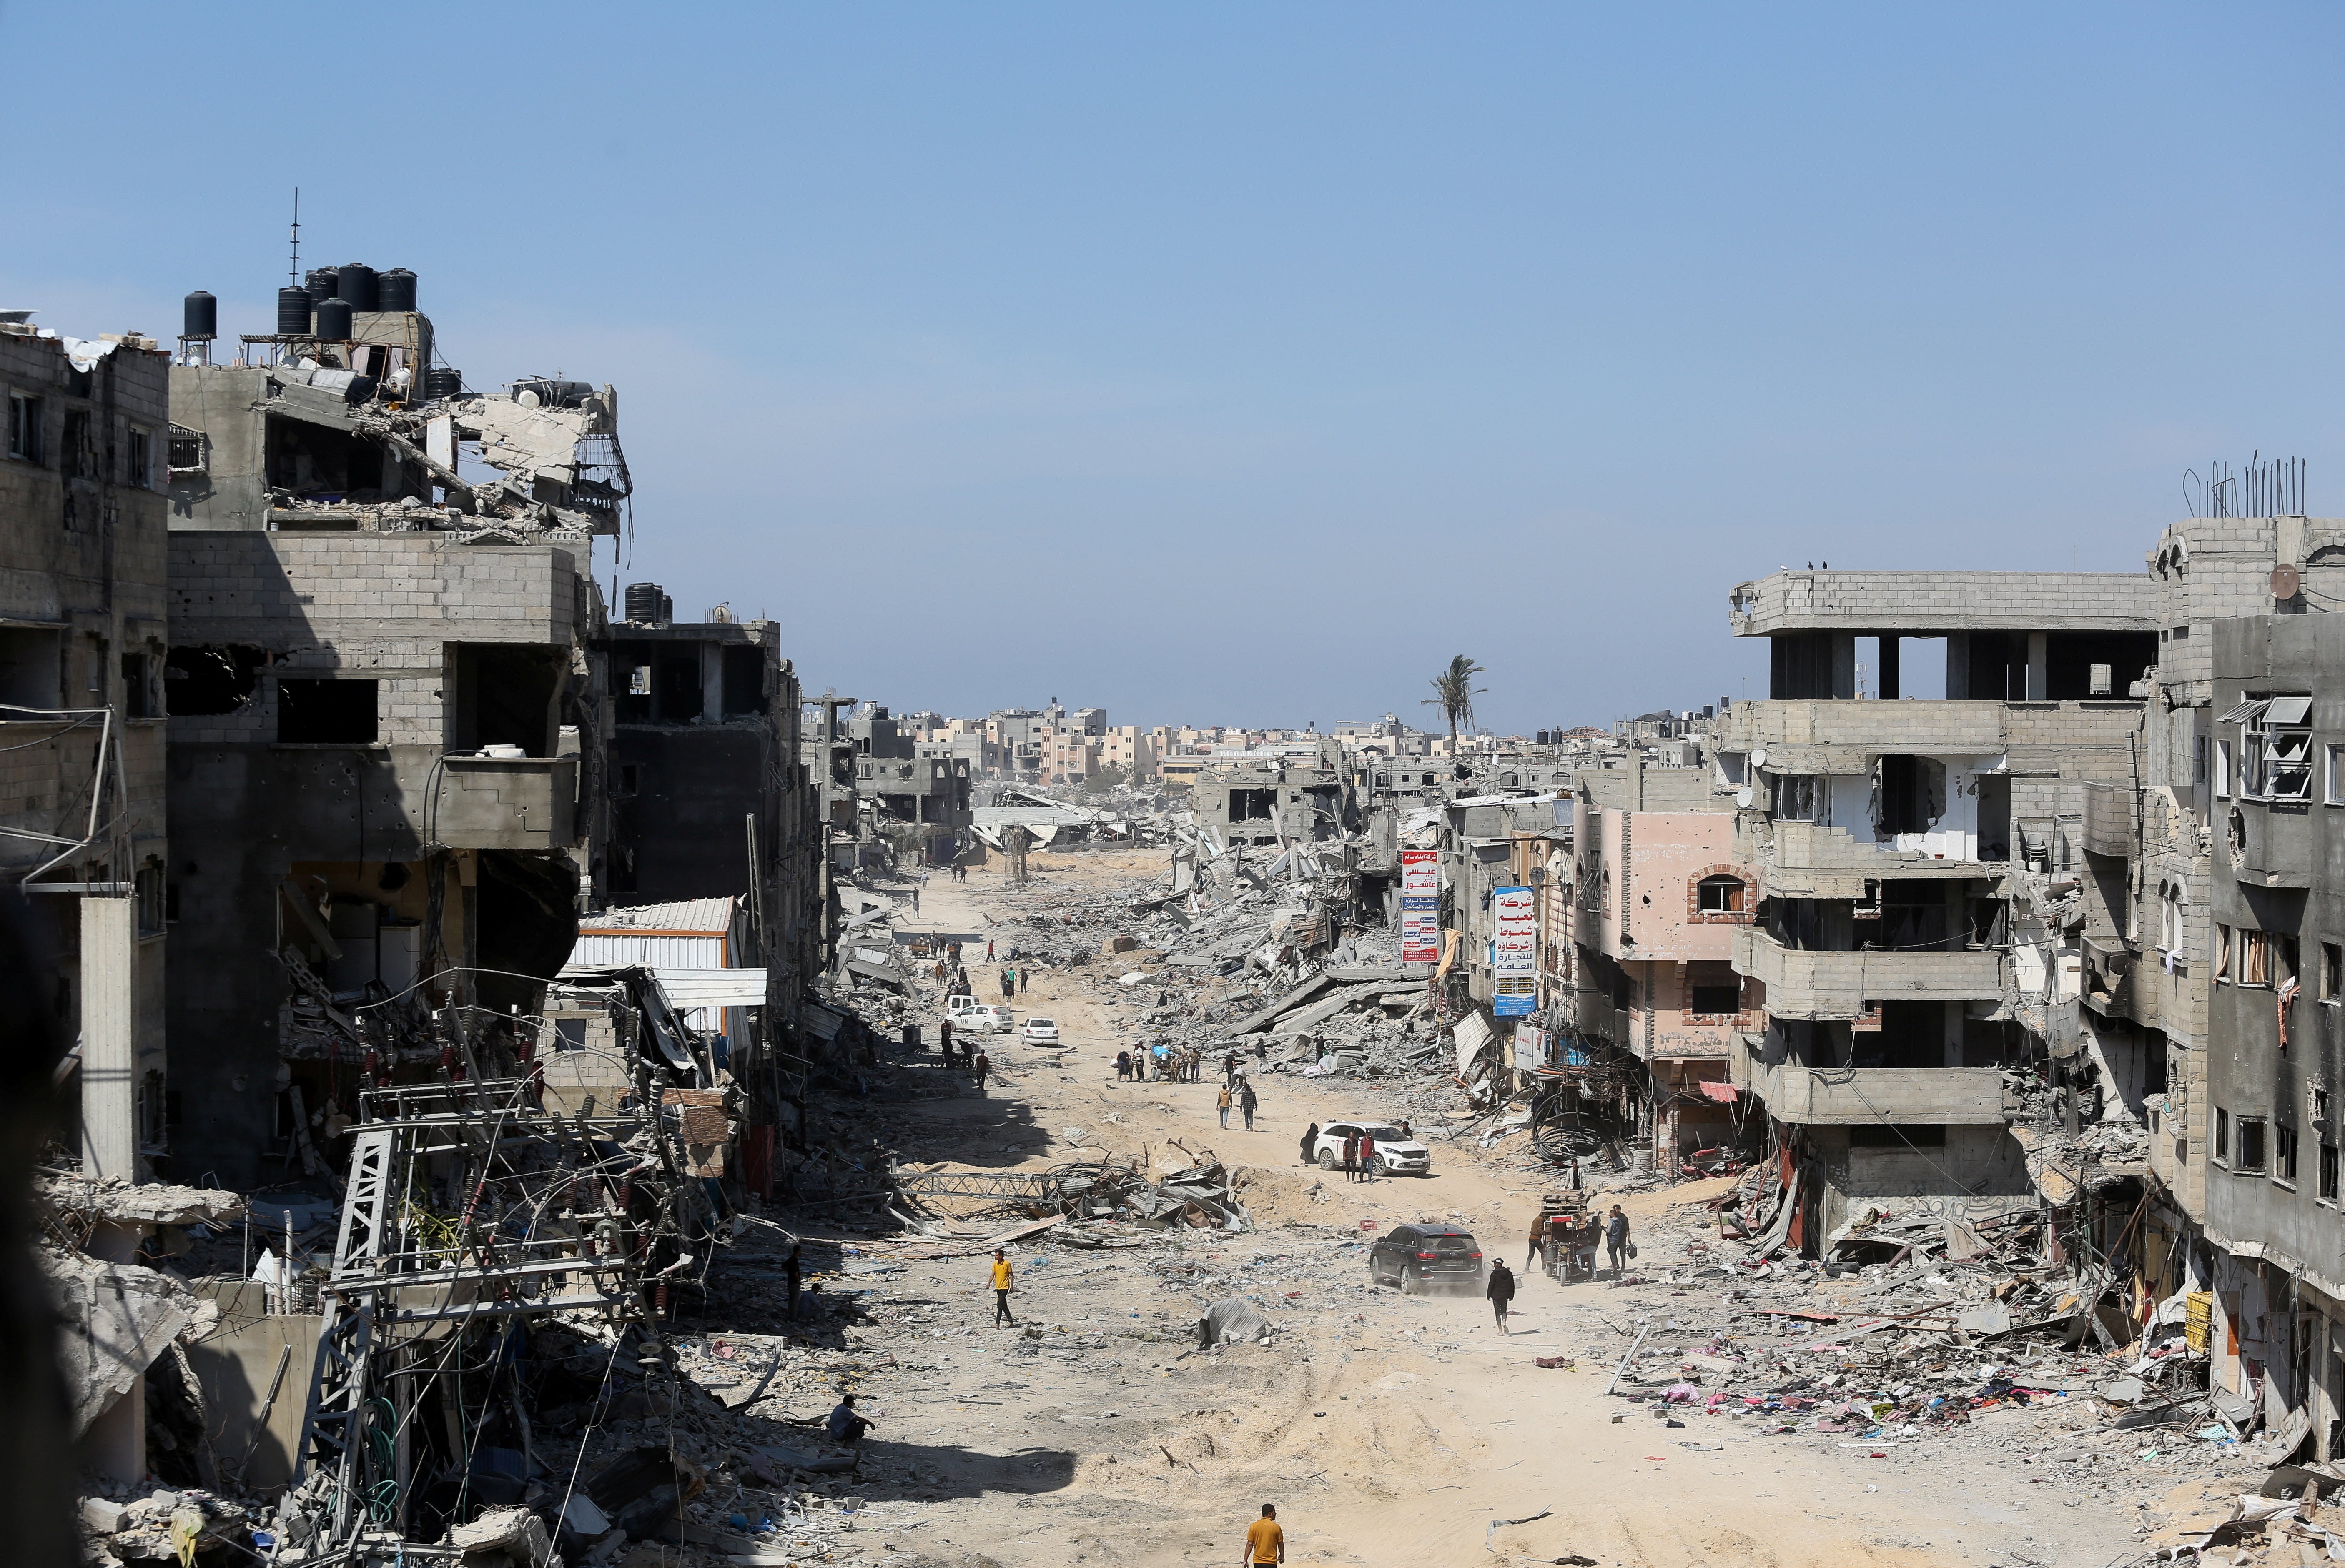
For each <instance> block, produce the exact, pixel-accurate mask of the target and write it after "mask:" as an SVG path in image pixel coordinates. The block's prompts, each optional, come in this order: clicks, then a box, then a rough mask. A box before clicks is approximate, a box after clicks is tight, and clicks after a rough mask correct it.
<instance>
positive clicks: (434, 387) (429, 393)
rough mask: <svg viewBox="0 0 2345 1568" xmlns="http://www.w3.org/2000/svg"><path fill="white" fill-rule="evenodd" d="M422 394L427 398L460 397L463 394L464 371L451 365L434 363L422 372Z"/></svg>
mask: <svg viewBox="0 0 2345 1568" xmlns="http://www.w3.org/2000/svg"><path fill="white" fill-rule="evenodd" d="M423 395H424V396H425V397H427V398H461V397H462V396H463V395H464V372H463V371H462V370H459V369H456V368H455V367H454V366H452V365H434V366H432V367H431V369H428V370H426V371H424V372H423Z"/></svg>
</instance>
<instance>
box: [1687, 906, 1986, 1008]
mask: <svg viewBox="0 0 2345 1568" xmlns="http://www.w3.org/2000/svg"><path fill="white" fill-rule="evenodd" d="M1734 967H1735V970H1736V972H1737V973H1738V974H1743V975H1748V976H1751V977H1752V978H1753V979H1755V980H1757V981H1758V982H1759V983H1760V984H1761V985H1763V986H1766V987H1767V1011H1768V1012H1769V1013H1771V1014H1772V1015H1773V1016H1774V1017H1779V1018H1856V1017H1863V1016H1864V1015H1865V1014H1866V1013H1869V1012H1871V1011H1872V1010H1873V1007H1876V1006H1877V1005H1879V1004H1880V1003H1883V1002H1973V1001H1990V1000H1999V999H2000V998H2001V997H2002V996H2003V995H2004V992H2005V987H2006V981H2007V976H2006V973H2005V959H2004V956H2003V955H2002V954H2000V953H1995V952H1989V951H1985V950H1971V949H1962V950H1957V951H1954V952H1951V953H1913V952H1899V951H1895V950H1892V949H1882V948H1863V949H1858V950H1856V951H1853V952H1817V951H1812V950H1808V949H1801V948H1791V947H1785V946H1781V945H1780V944H1778V943H1777V942H1776V941H1775V940H1774V938H1772V937H1771V936H1768V935H1767V934H1766V933H1765V932H1764V931H1761V930H1760V929H1758V928H1757V927H1755V926H1745V927H1743V928H1742V929H1741V930H1738V931H1737V932H1735V934H1734Z"/></svg>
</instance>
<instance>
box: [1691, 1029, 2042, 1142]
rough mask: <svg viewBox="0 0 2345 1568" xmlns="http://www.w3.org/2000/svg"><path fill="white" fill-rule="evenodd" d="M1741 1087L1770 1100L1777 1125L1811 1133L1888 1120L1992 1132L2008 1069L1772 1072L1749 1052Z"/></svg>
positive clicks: (1740, 1058)
mask: <svg viewBox="0 0 2345 1568" xmlns="http://www.w3.org/2000/svg"><path fill="white" fill-rule="evenodd" d="M1731 1062H1732V1069H1731V1070H1732V1074H1733V1077H1734V1082H1735V1083H1736V1084H1737V1085H1738V1086H1739V1087H1741V1088H1743V1089H1745V1090H1747V1091H1749V1092H1750V1093H1751V1094H1753V1095H1756V1096H1757V1097H1758V1098H1761V1099H1762V1100H1764V1101H1766V1102H1767V1110H1768V1114H1769V1115H1771V1116H1772V1117H1774V1118H1775V1119H1776V1120H1778V1121H1784V1122H1792V1123H1796V1124H1805V1125H1808V1126H1812V1127H1835V1126H1838V1127H1859V1126H1867V1125H1878V1124H1879V1123H1882V1122H1916V1123H1922V1124H1925V1125H1932V1124H1934V1125H1942V1126H1944V1125H1951V1126H1956V1127H1988V1126H1995V1125H1999V1124H2001V1123H2002V1122H2004V1121H2005V1120H2006V1119H2008V1118H2009V1116H2010V1114H2011V1113H2012V1112H2013V1111H2015V1110H2016V1109H2017V1106H2015V1105H2006V1104H2005V1100H2004V1095H2003V1069H2002V1068H2001V1067H1802V1066H1801V1065H1800V1064H1799V1063H1797V1062H1782V1063H1778V1064H1777V1065H1775V1066H1773V1067H1769V1066H1766V1065H1765V1064H1763V1063H1761V1061H1760V1060H1759V1059H1758V1057H1754V1056H1752V1055H1751V1052H1750V1050H1749V1049H1748V1048H1747V1047H1746V1048H1745V1049H1742V1050H1738V1051H1736V1052H1734V1053H1733V1055H1732V1057H1731Z"/></svg>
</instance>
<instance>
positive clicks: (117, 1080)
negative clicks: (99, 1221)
mask: <svg viewBox="0 0 2345 1568" xmlns="http://www.w3.org/2000/svg"><path fill="white" fill-rule="evenodd" d="M137 940H138V901H137V899H136V898H133V897H84V898H83V899H82V901H81V1128H82V1131H81V1139H82V1168H83V1169H84V1170H86V1171H87V1172H88V1173H89V1174H90V1175H92V1176H95V1177H101V1178H103V1177H109V1176H118V1177H120V1178H122V1179H124V1180H126V1181H136V1180H137V1179H138V1009H137V1002H136V1000H135V990H136V986H135V980H136V974H137Z"/></svg>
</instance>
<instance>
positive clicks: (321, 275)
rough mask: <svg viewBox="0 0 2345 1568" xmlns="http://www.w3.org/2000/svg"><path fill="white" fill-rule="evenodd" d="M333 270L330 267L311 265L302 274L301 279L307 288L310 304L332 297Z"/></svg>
mask: <svg viewBox="0 0 2345 1568" xmlns="http://www.w3.org/2000/svg"><path fill="white" fill-rule="evenodd" d="M334 270H335V269H334V268H330V267H312V268H310V270H309V272H308V273H307V274H305V275H304V276H303V278H302V279H301V281H302V282H303V283H304V284H305V285H307V286H308V288H309V290H310V304H312V305H315V304H316V303H317V302H318V301H319V300H320V299H331V298H333V297H334V283H335V278H334Z"/></svg>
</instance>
